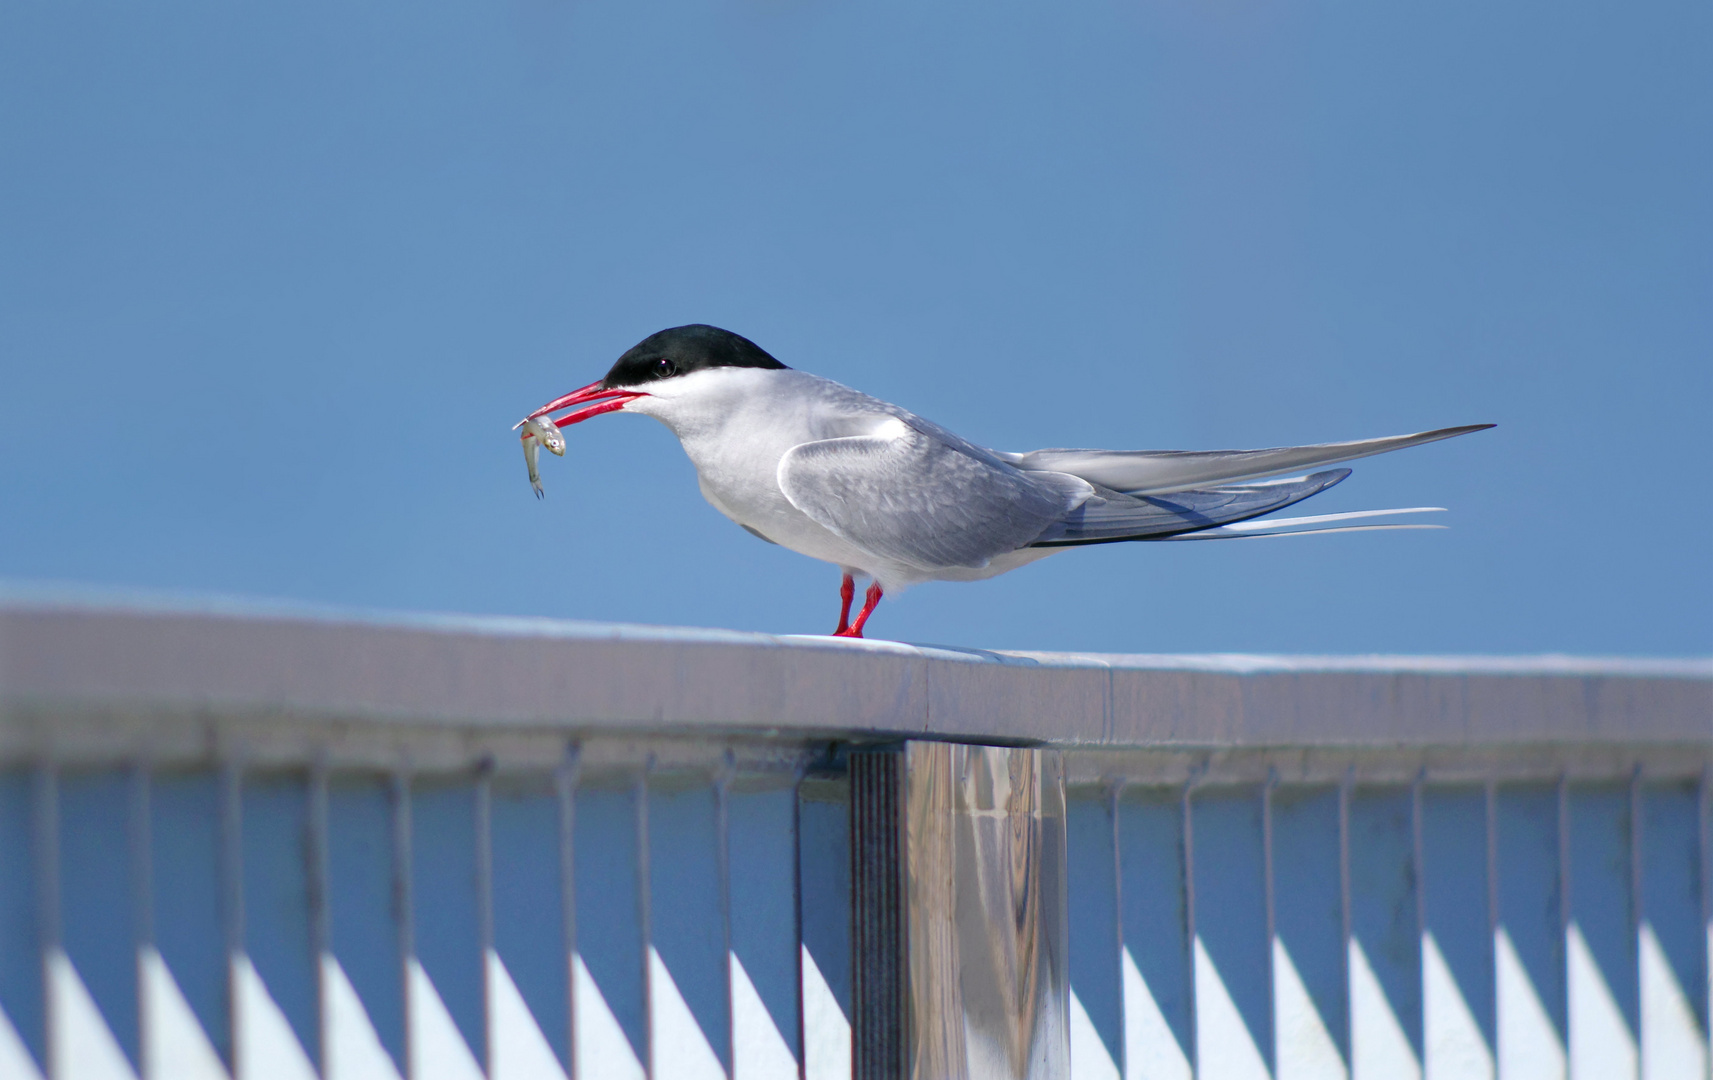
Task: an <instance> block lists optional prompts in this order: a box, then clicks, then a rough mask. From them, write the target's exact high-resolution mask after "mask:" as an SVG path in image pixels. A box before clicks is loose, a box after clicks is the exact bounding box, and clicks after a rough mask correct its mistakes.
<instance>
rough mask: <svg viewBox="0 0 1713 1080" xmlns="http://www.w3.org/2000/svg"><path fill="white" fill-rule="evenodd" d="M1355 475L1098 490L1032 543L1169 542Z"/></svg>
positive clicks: (1324, 474)
mask: <svg viewBox="0 0 1713 1080" xmlns="http://www.w3.org/2000/svg"><path fill="white" fill-rule="evenodd" d="M1349 475H1350V470H1349V469H1329V470H1327V471H1326V472H1318V473H1315V474H1314V475H1313V476H1309V477H1305V478H1303V479H1301V480H1288V481H1277V480H1276V481H1273V482H1272V483H1263V484H1232V485H1229V486H1226V487H1218V488H1210V489H1207V490H1202V491H1178V492H1173V493H1172V494H1170V495H1134V496H1133V495H1125V494H1122V493H1120V492H1117V491H1113V490H1111V489H1100V488H1096V489H1095V495H1094V497H1093V498H1090V499H1089V500H1088V501H1086V502H1084V503H1083V504H1082V505H1081V506H1078V507H1077V508H1076V509H1074V510H1072V511H1071V512H1070V513H1068V514H1066V515H1065V516H1064V518H1062V519H1061V520H1059V521H1058V522H1056V523H1054V524H1053V525H1052V526H1051V527H1050V528H1049V529H1048V530H1047V531H1046V532H1044V533H1042V534H1041V535H1040V536H1039V537H1037V538H1036V540H1035V542H1034V544H1033V545H1031V546H1033V547H1072V546H1075V545H1078V544H1110V543H1114V542H1116V541H1119V540H1164V539H1166V538H1168V537H1172V536H1180V535H1183V534H1185V533H1195V532H1196V531H1198V530H1201V529H1211V528H1214V527H1216V526H1220V525H1229V524H1231V523H1233V522H1238V521H1246V520H1248V519H1249V518H1254V517H1260V516H1261V515H1262V514H1270V513H1272V512H1273V511H1275V510H1282V509H1284V508H1285V507H1287V506H1290V505H1291V504H1292V503H1299V502H1302V501H1303V500H1304V499H1306V498H1308V497H1309V496H1310V495H1318V494H1320V493H1321V492H1323V491H1325V490H1326V489H1327V488H1329V487H1332V486H1333V485H1334V484H1336V483H1338V482H1339V481H1340V480H1343V479H1344V478H1345V477H1347V476H1349Z"/></svg>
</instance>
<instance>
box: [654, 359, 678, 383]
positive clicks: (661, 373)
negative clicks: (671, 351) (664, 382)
mask: <svg viewBox="0 0 1713 1080" xmlns="http://www.w3.org/2000/svg"><path fill="white" fill-rule="evenodd" d="M676 374H678V365H677V364H674V363H673V362H672V361H670V360H668V359H666V358H665V357H664V356H663V357H661V358H660V359H659V360H656V361H655V362H654V377H655V378H657V379H666V378H670V377H672V376H673V375H676Z"/></svg>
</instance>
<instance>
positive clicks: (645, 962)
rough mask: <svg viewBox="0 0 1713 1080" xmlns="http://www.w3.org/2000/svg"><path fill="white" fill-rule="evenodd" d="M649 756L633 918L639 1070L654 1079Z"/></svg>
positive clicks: (639, 784) (640, 786) (639, 807)
mask: <svg viewBox="0 0 1713 1080" xmlns="http://www.w3.org/2000/svg"><path fill="white" fill-rule="evenodd" d="M654 765H655V758H654V755H653V754H652V753H651V754H649V755H648V757H647V759H646V760H645V761H644V762H643V766H642V769H641V771H640V772H638V773H637V777H636V786H635V789H634V790H635V791H636V908H637V912H636V917H637V919H638V920H640V922H641V926H642V1031H643V1049H644V1054H643V1056H644V1058H645V1059H646V1060H645V1061H644V1062H643V1068H644V1070H645V1071H646V1072H647V1074H648V1077H649V1080H655V1068H654V934H653V927H652V925H651V924H650V921H649V920H650V919H651V917H652V915H653V905H652V903H651V900H652V897H650V895H649V881H648V876H649V875H648V869H649V866H648V777H649V774H650V773H652V772H653V771H654Z"/></svg>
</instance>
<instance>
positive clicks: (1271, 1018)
mask: <svg viewBox="0 0 1713 1080" xmlns="http://www.w3.org/2000/svg"><path fill="white" fill-rule="evenodd" d="M1278 786H1279V770H1277V769H1275V768H1272V767H1271V766H1269V767H1268V769H1267V779H1266V780H1264V781H1263V782H1262V784H1261V889H1262V892H1263V904H1264V906H1265V910H1266V915H1265V920H1266V924H1267V945H1266V949H1265V954H1264V956H1263V958H1262V961H1261V962H1262V964H1264V965H1265V966H1266V969H1267V976H1266V978H1267V1027H1268V1030H1269V1031H1271V1033H1272V1036H1273V1045H1271V1046H1267V1047H1261V1048H1260V1049H1261V1052H1262V1053H1263V1054H1265V1055H1266V1058H1267V1061H1268V1063H1269V1064H1270V1065H1271V1066H1272V1068H1273V1069H1277V1068H1278V1067H1279V987H1278V982H1277V980H1278V978H1279V972H1278V970H1277V968H1278V965H1277V964H1275V963H1274V962H1273V951H1274V950H1275V949H1276V948H1278V933H1279V923H1278V913H1277V910H1276V908H1275V906H1274V890H1273V790H1274V789H1275V788H1277V787H1278Z"/></svg>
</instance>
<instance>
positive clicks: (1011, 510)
mask: <svg viewBox="0 0 1713 1080" xmlns="http://www.w3.org/2000/svg"><path fill="white" fill-rule="evenodd" d="M778 481H779V489H780V490H781V491H782V492H784V494H785V497H786V498H787V499H789V500H790V501H791V504H792V505H793V506H795V507H797V509H799V510H801V511H803V512H804V513H805V514H807V515H809V517H810V518H811V519H813V520H814V521H815V522H817V523H818V524H820V525H821V526H822V527H824V528H826V529H828V530H830V531H831V532H833V533H836V534H837V535H839V536H841V537H843V538H844V539H846V540H848V541H850V542H851V543H853V544H856V545H857V546H858V547H861V548H863V549H864V550H866V551H870V552H873V553H874V554H876V555H879V556H881V557H882V558H886V559H890V560H893V561H895V562H900V563H903V564H905V565H908V566H914V567H918V568H921V569H923V570H940V569H946V568H949V567H954V566H967V567H981V566H985V565H986V564H987V562H988V560H989V559H992V558H993V557H994V556H996V555H1002V554H1005V553H1006V552H1010V551H1015V550H1017V549H1018V548H1020V547H1024V546H1026V545H1028V544H1029V543H1031V542H1032V541H1033V540H1035V538H1036V537H1038V536H1040V535H1041V533H1042V532H1043V531H1044V530H1046V529H1047V528H1048V527H1049V526H1051V525H1052V524H1053V523H1054V522H1056V521H1058V520H1059V519H1060V518H1062V517H1064V515H1065V514H1066V513H1067V512H1068V511H1070V510H1071V509H1072V508H1074V507H1076V506H1077V505H1079V504H1080V503H1081V502H1082V501H1083V500H1084V499H1086V498H1087V497H1088V496H1089V495H1090V494H1091V493H1092V490H1093V489H1092V488H1090V487H1089V485H1087V484H1085V483H1083V482H1082V481H1080V480H1077V479H1076V478H1075V477H1072V476H1063V475H1058V476H1054V475H1040V474H1031V473H1025V472H1022V471H1020V470H1018V469H1015V468H1012V467H1011V466H1009V465H1006V464H1004V463H1003V462H999V461H997V460H992V459H990V460H982V459H981V458H980V457H976V456H974V455H972V454H969V453H966V452H964V451H963V450H962V449H961V448H959V447H956V446H951V445H948V444H947V443H946V442H945V441H942V440H941V439H938V438H935V437H934V436H933V435H932V434H929V433H926V432H923V431H921V430H918V429H917V428H915V427H913V426H911V425H908V424H906V423H904V422H902V421H899V422H895V423H892V424H888V425H887V426H886V430H885V431H884V432H883V433H881V434H877V435H862V436H852V437H849V438H842V439H824V440H821V441H818V442H809V443H802V444H800V445H798V446H794V447H792V448H791V449H790V450H788V451H787V452H786V453H785V456H784V457H783V458H781V459H780V462H779V472H778Z"/></svg>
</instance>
